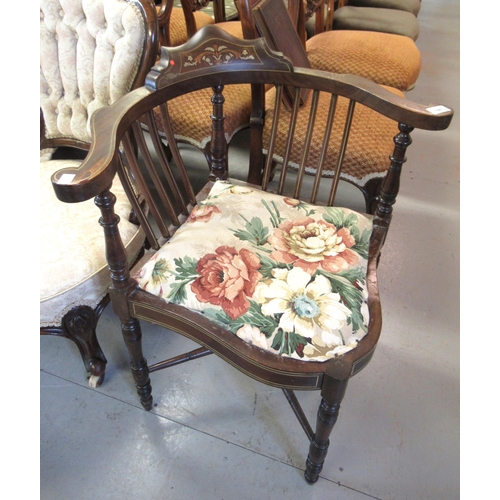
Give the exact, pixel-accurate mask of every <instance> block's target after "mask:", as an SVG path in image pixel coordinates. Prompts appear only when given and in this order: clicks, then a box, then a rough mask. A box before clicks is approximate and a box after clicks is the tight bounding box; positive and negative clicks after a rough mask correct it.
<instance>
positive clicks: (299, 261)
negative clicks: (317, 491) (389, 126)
mask: <svg viewBox="0 0 500 500" xmlns="http://www.w3.org/2000/svg"><path fill="white" fill-rule="evenodd" d="M243 83H247V84H252V85H273V87H274V88H275V90H274V92H275V93H276V99H275V100H274V104H275V106H274V109H273V111H272V112H271V113H269V116H268V117H266V120H269V122H270V125H269V130H270V133H269V134H268V136H267V137H266V135H265V134H264V135H263V137H264V139H263V141H264V142H263V148H262V149H261V156H262V164H263V165H265V167H264V175H263V181H262V184H261V185H260V186H256V185H253V184H248V183H245V182H241V181H236V180H233V179H230V178H229V179H227V177H228V174H231V164H229V165H228V163H227V162H228V159H227V158H222V159H221V158H216V159H217V160H221V162H220V163H218V164H217V162H214V165H215V167H214V168H212V172H211V174H210V177H211V180H209V182H207V184H206V185H205V186H204V187H202V188H201V190H197V189H195V187H194V186H193V184H192V182H191V179H190V174H191V172H190V167H189V165H185V164H184V162H183V158H182V154H181V152H180V151H179V149H178V148H177V146H176V143H175V140H174V134H175V131H174V130H173V129H172V126H171V123H170V122H169V115H168V104H169V103H170V102H171V101H172V100H173V99H175V98H176V97H177V96H179V95H184V94H189V93H190V92H195V91H198V90H200V89H202V88H205V87H208V88H213V89H214V97H213V98H212V103H213V112H212V114H211V116H207V117H206V119H207V120H211V121H212V124H213V142H214V143H217V141H218V137H219V136H220V135H222V134H223V133H224V126H223V124H224V111H223V105H224V98H223V96H224V89H225V88H226V87H227V86H230V85H233V84H243ZM285 87H286V88H288V89H289V90H290V95H292V96H295V99H294V101H293V103H292V106H291V107H290V106H289V105H290V102H289V101H288V102H287V101H286V99H284V98H283V96H284V88H285ZM302 88H307V89H308V93H307V98H306V102H303V101H302V100H301V99H299V95H300V90H301V89H302ZM324 95H327V96H328V99H329V101H330V103H331V104H330V106H329V110H328V113H327V114H326V126H325V127H323V126H321V127H320V128H321V129H322V132H321V133H320V134H318V132H317V130H316V129H315V128H314V123H315V122H316V121H317V120H320V119H321V116H320V114H321V110H319V107H318V106H317V105H316V104H317V102H318V101H319V99H320V98H321V96H324ZM340 103H344V104H346V106H347V109H348V111H347V114H346V115H345V116H342V117H341V122H342V123H344V126H343V129H342V131H341V132H340V149H339V151H337V152H335V153H334V154H335V155H336V157H337V169H336V172H335V173H336V175H335V176H334V177H333V178H325V177H324V176H322V172H321V169H322V167H321V164H320V165H319V166H318V168H317V172H316V175H314V176H310V177H309V178H310V179H312V183H308V182H306V180H305V178H306V176H305V173H306V170H305V162H304V163H303V164H301V165H299V166H297V167H296V168H295V167H290V168H289V167H288V166H287V163H286V161H285V162H284V163H283V165H285V166H284V167H282V168H281V170H280V171H279V172H278V171H276V172H273V173H274V174H275V175H274V177H272V175H271V173H272V172H271V161H270V158H272V157H273V156H274V153H273V148H274V145H273V142H274V141H275V137H276V134H275V130H276V128H277V127H278V125H279V124H280V123H281V122H283V121H285V122H286V123H288V121H287V120H290V126H289V127H288V128H289V131H290V134H289V137H290V141H293V135H294V116H296V115H297V114H298V113H299V109H300V108H301V107H303V106H306V107H307V106H309V108H310V124H311V128H310V132H309V133H308V134H307V137H306V140H305V141H304V142H303V143H301V144H300V145H299V146H300V147H301V149H302V150H303V151H304V158H305V157H307V154H308V152H309V150H310V149H312V148H313V147H316V146H315V145H317V144H322V145H323V146H325V148H324V150H322V153H321V154H320V158H321V160H320V161H324V158H325V157H326V156H328V155H329V154H330V152H329V151H328V148H327V147H326V145H327V144H328V143H329V137H328V136H329V134H338V131H337V130H336V129H335V128H334V127H333V125H332V124H333V122H335V121H336V108H337V104H339V109H340V108H341V106H340ZM157 107H159V108H160V110H161V116H162V119H163V125H164V131H165V139H164V140H166V141H167V142H168V144H169V145H170V147H171V150H172V161H169V160H168V159H167V157H166V156H165V154H164V148H163V146H162V144H163V142H162V138H161V137H158V134H157V131H156V130H155V125H154V118H153V110H154V109H155V108H157ZM355 107H363V108H368V109H369V110H370V112H373V113H377V114H381V115H383V116H385V117H386V119H389V120H395V121H396V122H397V123H399V125H398V127H399V133H398V134H397V135H396V137H395V139H394V151H393V154H392V155H391V158H390V159H389V160H388V161H389V164H390V165H389V167H388V169H387V174H386V176H385V179H384V182H383V183H382V186H381V190H380V193H379V197H378V204H377V207H376V210H375V211H374V215H373V216H368V215H366V214H361V213H356V212H354V211H352V210H350V209H348V208H341V207H337V206H335V194H336V189H337V185H338V178H339V175H340V173H341V170H342V163H343V158H344V157H345V156H346V154H347V151H348V150H349V129H350V123H351V121H352V114H353V110H354V108H355ZM452 115H453V112H452V111H451V110H450V109H448V108H445V107H444V106H440V107H439V106H436V105H428V106H424V105H420V104H417V103H414V102H411V101H408V100H406V99H403V98H401V97H398V96H395V95H394V94H392V93H391V92H388V91H386V90H385V89H383V88H381V87H379V86H378V85H376V84H374V83H373V82H370V81H368V80H366V79H364V78H361V77H356V76H349V75H334V74H331V73H326V72H321V71H317V70H312V69H304V68H295V69H294V68H293V66H292V65H291V64H290V62H289V60H288V59H286V58H285V57H284V56H282V55H281V54H279V53H276V52H273V51H271V50H270V49H269V48H268V46H267V44H266V42H265V41H264V40H263V39H259V40H255V41H250V40H249V41H246V40H241V39H237V38H234V37H231V36H229V35H227V34H226V33H225V32H224V31H222V30H219V29H218V28H217V27H212V26H210V27H206V28H203V29H202V30H200V31H199V32H198V33H197V34H196V35H195V36H194V37H193V38H192V39H191V40H190V41H189V42H188V43H186V44H185V45H183V46H181V47H177V48H174V49H168V50H164V51H163V54H162V60H161V61H160V63H159V64H158V65H157V66H156V67H155V68H153V70H152V71H151V73H150V75H149V77H148V79H147V85H146V86H144V87H142V88H140V89H137V90H135V91H133V92H131V93H129V94H128V95H126V96H124V97H123V98H122V99H121V100H120V101H119V102H117V103H115V104H114V105H112V106H111V107H110V108H108V109H105V110H102V111H99V112H97V113H96V114H95V116H94V118H93V119H92V130H93V136H94V137H95V139H96V140H95V142H94V143H93V147H92V150H91V152H90V155H89V158H88V160H87V161H85V162H84V163H83V165H82V167H81V168H79V169H73V170H71V171H60V172H57V173H56V174H54V176H53V178H52V180H53V186H54V189H55V191H56V193H57V196H58V197H59V198H60V199H61V200H63V201H66V202H70V203H72V202H79V201H82V200H85V199H88V198H91V197H93V196H96V205H97V206H98V207H99V208H100V210H101V225H102V227H103V230H104V239H105V241H106V248H107V250H106V252H107V258H108V263H109V267H110V270H111V278H112V282H113V285H112V288H111V300H112V301H113V306H114V311H115V312H116V314H117V315H118V316H119V317H120V320H121V322H122V333H123V336H124V339H125V342H126V344H127V347H128V349H129V354H130V359H131V367H132V373H133V375H134V380H135V383H136V387H137V391H138V393H139V396H140V399H141V402H142V404H143V406H144V407H145V408H146V409H150V408H151V407H152V389H151V381H150V378H149V374H150V373H152V372H156V371H158V370H160V369H162V368H166V367H170V366H174V365H176V364H179V363H181V362H185V361H189V360H191V359H198V358H199V357H202V356H204V355H207V354H210V353H215V354H217V355H218V356H220V357H221V358H222V359H224V360H225V361H227V362H228V363H230V364H231V365H233V366H235V367H236V368H237V369H239V370H240V371H241V372H243V373H245V374H246V375H248V376H250V377H253V378H254V379H256V380H258V381H260V382H263V383H266V384H269V385H272V386H275V387H280V388H282V389H283V390H284V392H285V395H286V397H287V400H288V401H289V403H290V404H291V406H292V409H293V411H294V412H295V414H296V416H297V417H298V419H299V421H300V423H301V425H302V427H303V429H304V431H305V432H306V434H307V435H308V437H309V439H310V442H311V444H310V450H309V456H308V459H307V465H306V472H305V477H306V480H307V481H308V482H310V483H313V482H315V481H316V480H317V479H318V476H319V473H320V471H321V468H322V464H323V462H324V459H325V456H326V451H327V447H328V438H329V435H330V433H331V431H332V427H333V424H334V421H335V420H336V416H337V415H338V410H339V406H340V402H341V400H342V398H343V396H344V392H345V389H346V385H347V381H348V380H349V378H350V377H352V376H353V375H355V374H356V373H358V372H359V371H360V370H361V369H363V368H364V367H365V366H366V365H367V364H368V362H369V361H370V359H371V357H372V355H373V353H374V350H375V348H376V345H377V342H378V339H379V336H380V332H381V326H382V317H381V307H380V300H379V294H378V287H377V272H376V271H377V263H378V260H379V257H380V251H381V248H382V246H383V244H384V241H385V238H386V235H387V231H388V228H389V225H390V221H391V215H392V209H393V205H394V203H395V201H396V196H397V193H398V190H399V180H400V173H401V168H402V166H403V163H404V162H405V161H406V156H405V155H406V148H407V146H408V145H409V144H410V143H411V139H410V135H409V134H410V132H411V130H412V129H413V128H421V129H424V130H442V129H445V128H447V126H448V125H449V123H450V120H451V118H452ZM144 122H147V123H148V127H147V128H148V131H149V134H150V136H148V137H146V132H145V130H144V127H142V126H141V124H142V123H144ZM266 126H267V125H266ZM325 130H326V134H325ZM104 131H106V133H104ZM148 144H150V145H149V146H148ZM290 144H291V143H290ZM290 144H289V147H291V146H290ZM320 148H321V146H320ZM137 151H139V155H137V154H136V153H137ZM215 153H217V151H215ZM286 154H287V153H286V152H285V156H286ZM138 157H139V159H140V160H141V161H138V160H137V158H138ZM266 157H267V158H266ZM219 167H221V168H219ZM116 171H118V173H119V175H120V178H121V179H122V181H124V182H125V181H126V179H128V178H130V177H133V178H134V179H136V181H137V186H138V188H137V189H138V190H139V192H141V194H142V195H143V198H144V200H145V202H146V203H145V205H146V206H147V209H148V213H146V212H143V211H141V208H144V207H142V206H141V205H136V206H135V207H134V209H135V210H136V211H137V215H138V217H139V218H140V220H141V225H142V227H144V228H145V231H146V234H147V237H148V239H149V242H150V244H151V248H152V250H151V252H150V253H149V254H148V255H147V256H145V258H144V259H143V260H141V262H139V264H138V265H137V266H136V268H135V269H134V270H132V272H131V273H130V272H129V270H128V267H127V266H126V265H124V259H125V253H124V249H123V244H122V243H121V240H120V237H119V232H118V231H117V224H118V219H117V217H116V215H115V213H114V210H113V204H114V201H113V194H112V193H111V192H110V190H109V186H110V180H111V179H112V177H113V175H114V174H115V172H116ZM67 174H70V176H71V177H69V178H68V177H67ZM226 179H227V180H226ZM152 186H154V187H152ZM132 201H133V200H132ZM148 216H149V218H148ZM153 221H154V222H153ZM320 241H321V242H322V243H321V244H320V246H321V245H323V246H321V248H322V249H321V250H319V253H318V248H319V247H318V244H319V242H320ZM296 245H297V246H296ZM311 252H312V253H311ZM139 320H146V321H151V322H153V323H155V324H159V325H162V326H164V327H166V328H168V329H170V330H173V331H175V332H178V333H180V334H182V335H184V336H186V337H188V338H190V339H192V340H194V341H195V342H197V343H198V344H200V346H201V347H200V348H199V349H196V350H194V351H191V352H190V353H186V354H185V355H182V356H177V357H175V358H172V359H170V360H165V361H164V362H160V363H156V364H155V365H152V366H149V367H148V365H147V362H146V359H145V358H144V355H143V352H142V346H141V340H140V339H141V330H140V323H139ZM296 389H299V390H315V389H316V390H320V391H321V397H322V400H321V403H320V406H319V410H318V423H317V426H316V429H315V430H314V431H313V429H312V427H311V425H310V424H309V423H308V422H307V420H306V419H305V416H304V413H303V411H302V409H301V408H300V405H299V404H298V401H297V399H296V398H295V395H294V392H293V391H294V390H296Z"/></svg>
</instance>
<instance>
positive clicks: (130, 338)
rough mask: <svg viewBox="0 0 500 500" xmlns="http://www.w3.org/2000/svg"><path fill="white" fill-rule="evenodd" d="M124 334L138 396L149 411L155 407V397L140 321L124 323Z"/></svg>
mask: <svg viewBox="0 0 500 500" xmlns="http://www.w3.org/2000/svg"><path fill="white" fill-rule="evenodd" d="M122 334H123V339H124V341H125V344H126V346H127V349H128V352H129V355H130V368H131V370H132V375H133V377H134V382H135V387H136V389H137V394H139V397H140V400H141V404H142V406H143V407H144V409H145V410H148V411H149V410H151V408H152V407H153V396H152V395H151V393H152V388H151V381H150V379H149V369H148V364H147V361H146V359H145V358H144V356H143V353H142V331H141V325H140V323H139V321H138V320H137V319H135V318H130V319H129V320H128V321H122Z"/></svg>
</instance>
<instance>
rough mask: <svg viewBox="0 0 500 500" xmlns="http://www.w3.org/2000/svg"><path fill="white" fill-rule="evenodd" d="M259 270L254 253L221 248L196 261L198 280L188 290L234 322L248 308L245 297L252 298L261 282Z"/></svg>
mask: <svg viewBox="0 0 500 500" xmlns="http://www.w3.org/2000/svg"><path fill="white" fill-rule="evenodd" d="M259 268H260V259H259V257H257V255H256V254H255V253H253V252H250V251H249V250H246V249H244V248H243V249H242V250H240V251H239V252H238V251H237V250H236V249H235V248H232V247H226V246H221V247H219V248H217V249H216V250H215V253H212V254H208V255H205V256H204V257H202V258H201V259H200V260H199V262H198V266H197V268H196V271H197V272H198V273H199V274H200V277H199V278H196V279H195V280H194V282H193V284H192V285H191V290H192V291H193V292H194V293H195V295H196V298H197V299H198V300H199V301H200V302H205V303H206V302H208V303H210V304H213V305H216V306H221V307H222V309H223V310H224V311H225V312H226V313H227V315H228V316H229V317H230V318H231V319H233V320H234V319H236V318H238V317H239V316H242V315H243V314H245V313H246V312H247V311H248V309H249V308H250V302H249V301H248V298H247V297H251V296H252V295H253V293H254V291H255V287H256V286H257V283H258V282H259V281H260V280H261V279H262V275H261V274H260V273H259V272H258V271H257V270H258V269H259Z"/></svg>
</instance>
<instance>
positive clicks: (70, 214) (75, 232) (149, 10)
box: [40, 0, 158, 387]
mask: <svg viewBox="0 0 500 500" xmlns="http://www.w3.org/2000/svg"><path fill="white" fill-rule="evenodd" d="M157 36H158V27H157V18H156V13H155V10H154V8H153V6H152V3H151V0H95V1H94V2H83V1H72V2H63V1H62V0H40V113H41V115H40V116H41V131H40V132H41V143H40V149H41V152H40V270H41V283H40V334H45V335H57V336H62V337H66V338H69V339H71V340H73V341H74V342H75V343H76V344H77V346H78V348H79V350H80V353H81V355H82V358H83V361H84V365H85V368H86V370H87V371H88V372H89V373H90V381H89V383H90V385H91V386H94V387H95V386H98V385H99V384H101V382H102V381H103V379H104V373H105V367H106V358H105V356H104V354H103V352H102V350H101V348H100V346H99V343H98V341H97V337H96V332H95V328H96V324H97V320H98V318H99V315H100V313H101V312H102V310H103V308H104V307H105V305H106V304H107V302H108V301H109V297H108V286H109V283H110V280H109V272H108V269H107V264H106V259H105V258H104V256H103V253H102V252H103V248H104V247H103V244H102V239H101V237H100V236H101V235H100V230H99V229H98V228H96V217H95V207H94V203H93V202H92V200H89V201H87V202H85V203H82V204H73V205H66V204H63V203H61V202H60V201H59V200H58V199H57V198H56V197H55V196H54V193H53V189H52V187H51V182H50V177H51V175H52V174H53V173H54V172H55V171H56V170H59V169H60V168H62V167H64V168H66V169H69V170H71V169H77V168H78V167H79V165H80V164H81V161H82V158H84V157H85V156H86V154H87V150H88V149H89V147H90V142H91V127H90V118H91V117H92V115H93V114H94V112H95V111H96V110H97V109H100V108H102V107H105V106H109V105H110V104H112V103H113V102H114V101H116V100H117V99H119V98H120V97H122V96H123V95H124V94H126V93H127V92H129V91H130V90H131V89H133V88H135V87H137V86H140V85H142V84H143V82H144V78H145V75H146V74H147V72H148V71H149V69H150V68H151V66H152V65H153V64H154V61H155V59H156V50H157ZM113 190H114V191H115V196H116V199H117V201H116V207H117V213H118V214H119V216H120V217H121V220H122V223H121V224H120V226H121V227H120V231H121V234H122V237H123V239H124V240H123V241H124V244H125V247H126V250H127V256H128V259H129V261H130V262H131V263H132V262H133V261H134V260H135V259H136V257H137V256H138V254H139V252H140V250H141V248H142V247H143V244H144V232H143V231H142V230H141V229H140V227H139V226H138V225H137V223H135V222H134V221H133V219H131V210H132V206H131V204H130V202H129V199H128V197H127V194H126V192H125V190H124V188H123V187H122V185H121V183H120V181H119V180H118V178H117V179H115V180H114V181H113ZM129 194H130V193H129ZM42 346H43V344H42Z"/></svg>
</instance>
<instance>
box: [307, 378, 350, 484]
mask: <svg viewBox="0 0 500 500" xmlns="http://www.w3.org/2000/svg"><path fill="white" fill-rule="evenodd" d="M346 386H347V380H335V381H334V380H331V381H330V384H329V390H328V391H325V390H323V391H322V396H323V397H322V399H321V403H320V405H319V409H318V416H317V420H316V433H315V434H314V436H313V438H312V439H311V444H310V446H309V455H308V457H307V461H306V470H305V472H304V477H305V479H306V481H307V482H308V483H309V484H313V483H315V482H316V481H317V480H318V478H319V474H320V472H321V470H322V469H323V463H324V462H325V458H326V454H327V453H328V446H329V445H330V439H329V438H330V434H331V433H332V430H333V426H334V425H335V422H336V421H337V418H338V416H339V409H340V403H341V401H342V398H343V397H344V394H345V390H346ZM327 392H328V394H327Z"/></svg>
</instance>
